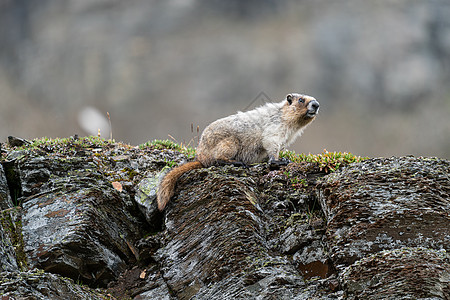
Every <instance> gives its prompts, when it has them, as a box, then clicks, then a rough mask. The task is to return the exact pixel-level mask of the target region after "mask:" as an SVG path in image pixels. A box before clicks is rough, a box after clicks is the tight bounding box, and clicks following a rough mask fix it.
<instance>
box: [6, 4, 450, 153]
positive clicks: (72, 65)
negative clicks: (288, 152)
mask: <svg viewBox="0 0 450 300" xmlns="http://www.w3.org/2000/svg"><path fill="white" fill-rule="evenodd" d="M0 28H1V29H0V43H1V47H0V95H1V96H0V106H1V111H0V140H3V141H4V140H5V138H6V136H8V135H10V134H13V135H19V136H24V137H34V136H69V135H72V134H74V133H78V134H84V133H90V134H93V133H94V132H95V133H96V132H97V128H98V127H101V129H102V134H103V136H109V129H108V126H107V124H108V123H107V122H105V121H104V120H103V122H100V123H99V122H97V121H98V120H97V121H96V120H93V119H98V117H96V116H95V115H87V114H86V113H85V112H86V111H92V109H91V108H96V109H98V111H99V112H100V113H101V114H103V115H106V112H109V113H110V114H111V116H112V124H113V134H114V137H115V138H116V139H118V140H124V141H126V142H130V143H133V144H137V143H142V142H144V141H145V140H148V139H150V138H155V137H156V138H167V135H168V134H171V135H172V136H174V137H175V138H176V139H177V140H178V141H179V142H182V141H185V142H189V141H190V140H191V138H192V136H193V134H191V131H190V127H191V126H190V124H191V123H193V124H194V127H195V126H196V125H199V126H200V129H202V128H204V127H205V125H206V124H207V123H209V122H211V121H213V120H215V119H216V118H218V117H222V116H225V115H228V114H230V113H233V112H235V111H236V110H242V109H244V108H246V107H247V106H248V105H249V104H251V103H252V101H253V100H256V101H254V103H253V105H257V104H259V103H261V102H262V101H265V100H267V99H266V96H264V95H260V96H258V95H259V93H260V92H264V93H265V94H266V95H267V96H268V97H269V98H271V99H272V100H274V101H275V100H279V99H280V98H282V97H284V95H285V94H286V93H287V92H291V91H298V92H305V93H308V94H312V95H314V96H316V97H317V98H318V99H319V100H320V102H321V115H320V117H319V119H318V120H317V122H316V124H314V126H312V127H311V128H310V129H308V131H307V132H306V133H305V136H304V138H303V140H301V141H300V142H298V144H297V145H296V148H295V149H296V150H297V151H303V152H309V151H311V152H313V153H317V152H320V151H322V149H323V148H327V149H328V150H341V151H342V150H347V151H351V152H355V153H359V154H362V155H371V156H381V155H383V156H386V155H393V154H396V155H399V154H416V155H434V156H440V157H447V158H449V157H450V142H449V141H450V139H449V138H448V137H449V136H450V122H448V115H449V114H450V85H449V84H448V82H450V4H449V2H448V1H446V0H434V1H417V0H413V1H409V0H401V1H388V0H383V1H376V2H372V1H333V2H330V1H289V0H283V1H273V0H265V1H238V0H232V1H204V0H192V1H177V0H170V1H153V0H152V1H146V0H130V1H110V0H93V1H78V0H66V1H59V0H40V1H36V0H28V1H10V0H3V1H0ZM255 98H256V99H255ZM86 109H87V110H86ZM86 119H87V120H86ZM80 123H81V124H80ZM83 130H84V131H83ZM194 135H195V133H194Z"/></svg>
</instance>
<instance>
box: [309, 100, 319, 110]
mask: <svg viewBox="0 0 450 300" xmlns="http://www.w3.org/2000/svg"><path fill="white" fill-rule="evenodd" d="M309 105H310V107H311V109H313V110H315V111H317V110H319V106H320V104H319V102H317V100H312V101H311V102H309Z"/></svg>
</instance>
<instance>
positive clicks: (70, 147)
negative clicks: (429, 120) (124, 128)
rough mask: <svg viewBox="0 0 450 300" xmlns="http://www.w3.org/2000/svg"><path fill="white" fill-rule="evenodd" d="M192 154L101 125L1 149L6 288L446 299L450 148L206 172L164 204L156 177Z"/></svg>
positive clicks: (67, 293) (15, 291)
mask: <svg viewBox="0 0 450 300" xmlns="http://www.w3.org/2000/svg"><path fill="white" fill-rule="evenodd" d="M3 148H5V147H3ZM184 153H186V152H184ZM185 158H186V157H185V156H184V154H182V153H180V152H178V151H174V150H167V149H163V148H161V147H157V145H155V144H153V145H151V144H150V145H145V146H142V147H139V148H138V147H131V146H129V145H124V144H120V143H110V142H108V141H104V140H99V139H95V138H89V139H65V140H59V141H43V142H42V143H34V144H33V145H29V146H28V148H27V147H25V148H22V149H8V148H6V150H3V154H2V157H1V164H0V204H1V205H0V207H1V211H0V217H1V218H0V221H1V222H0V237H1V243H2V244H1V247H0V251H1V252H0V254H1V255H0V267H1V270H0V295H2V296H6V297H8V296H10V297H12V298H13V299H14V298H16V299H21V298H22V297H23V298H25V297H29V298H30V299H31V298H33V299H46V298H49V299H110V298H114V297H116V298H117V299H129V298H132V299H360V298H364V299H380V298H383V299H431V298H432V299H448V298H449V297H450V257H449V254H448V251H449V250H450V248H449V245H450V228H449V226H450V217H449V211H450V203H449V194H450V178H449V171H450V164H449V161H447V160H444V159H438V158H415V157H398V158H389V159H385V158H378V159H368V160H365V161H363V162H359V163H354V164H350V165H347V166H346V167H344V168H342V169H340V170H338V171H337V172H335V173H332V174H329V175H327V174H326V172H325V171H326V169H324V168H323V167H321V165H320V164H318V163H314V162H300V163H291V164H289V165H288V166H286V167H282V168H270V167H269V165H268V164H257V165H253V166H251V167H249V168H237V167H233V166H225V167H211V168H205V169H199V170H194V171H191V172H189V173H188V174H186V175H184V176H182V177H181V178H180V181H179V183H178V186H177V191H176V193H175V197H174V198H173V199H172V202H171V203H170V204H169V206H168V207H167V208H166V211H165V212H164V214H161V213H158V212H157V211H156V204H155V203H154V195H155V191H154V186H155V183H156V182H157V181H155V179H157V178H158V174H159V172H160V170H161V169H162V168H163V167H164V166H166V165H174V164H177V163H180V162H181V161H182V160H183V159H185ZM80 283H82V285H80ZM96 287H99V288H101V289H94V288H96Z"/></svg>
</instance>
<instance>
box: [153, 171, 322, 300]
mask: <svg viewBox="0 0 450 300" xmlns="http://www.w3.org/2000/svg"><path fill="white" fill-rule="evenodd" d="M255 171H258V172H259V171H261V169H260V168H259V167H256V168H255V169H244V168H235V167H231V166H227V167H224V168H214V167H213V168H210V169H201V170H195V171H192V172H190V173H189V174H188V175H184V176H183V177H182V178H181V179H180V181H179V184H178V186H179V188H178V189H177V193H176V195H177V196H176V197H175V198H174V199H173V202H172V203H171V204H169V208H168V210H167V212H166V219H165V224H166V229H165V232H164V234H165V238H164V242H163V247H162V248H161V249H160V250H159V251H158V253H159V257H158V258H159V263H160V264H161V265H162V272H163V276H164V279H165V281H166V282H167V284H168V286H169V288H170V290H172V291H173V292H174V293H175V295H176V296H177V297H178V298H180V299H190V298H192V297H194V298H195V299H235V298H241V299H253V298H255V299H256V298H261V299H266V298H273V297H276V298H282V299H291V298H294V297H297V298H298V299H307V298H308V297H311V296H312V295H319V294H320V292H319V291H318V290H317V289H315V288H313V287H314V285H311V286H310V289H309V290H307V291H305V287H306V283H305V281H304V278H303V276H302V274H301V273H300V271H299V270H298V269H297V268H296V267H295V266H294V265H293V264H292V263H291V261H290V260H289V258H288V257H286V256H284V255H283V253H280V252H276V251H272V250H271V248H272V247H269V243H268V240H267V238H266V236H267V234H268V232H267V231H266V230H267V228H269V227H270V225H269V224H270V223H272V222H273V219H272V217H276V216H274V215H273V216H271V215H269V214H268V212H265V211H263V209H262V208H261V205H262V204H264V203H261V200H260V199H261V198H262V195H261V192H260V190H259V186H258V184H257V182H258V181H259V180H255V178H257V177H260V176H261V177H262V176H264V175H265V174H266V173H265V172H268V171H269V170H266V171H264V172H263V173H262V174H261V173H260V174H259V176H258V175H257V174H258V173H254V172H255ZM255 176H256V177H255ZM295 228H296V229H295ZM306 228H309V227H308V226H303V227H302V226H299V227H294V229H289V228H288V229H287V230H286V231H285V235H286V236H289V237H290V236H292V238H287V239H285V237H282V238H279V239H278V241H280V240H283V241H285V240H287V242H285V243H279V244H281V249H283V250H282V251H284V252H292V251H295V250H294V249H298V248H301V247H302V246H304V245H305V244H308V242H310V241H311V240H312V239H313V238H310V237H308V236H309V233H306V234H305V236H303V237H302V234H304V232H300V233H299V232H297V233H294V232H296V230H302V231H303V230H304V229H306ZM278 235H280V233H278ZM298 236H300V237H302V238H297V237H298ZM276 240H277V239H276V238H275V239H273V240H272V243H276V242H274V241H276ZM300 295H302V296H300Z"/></svg>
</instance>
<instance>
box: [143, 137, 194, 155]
mask: <svg viewBox="0 0 450 300" xmlns="http://www.w3.org/2000/svg"><path fill="white" fill-rule="evenodd" d="M139 148H140V149H145V148H151V149H158V150H164V149H169V150H176V151H179V152H181V153H183V154H184V155H186V156H187V157H188V158H194V157H195V149H194V148H191V147H188V146H185V145H183V144H181V145H179V144H177V143H175V142H173V141H171V140H153V141H149V142H146V143H144V144H141V145H139Z"/></svg>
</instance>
